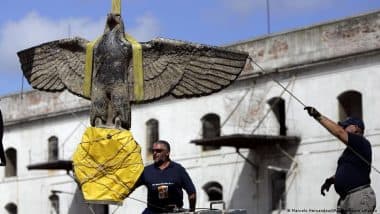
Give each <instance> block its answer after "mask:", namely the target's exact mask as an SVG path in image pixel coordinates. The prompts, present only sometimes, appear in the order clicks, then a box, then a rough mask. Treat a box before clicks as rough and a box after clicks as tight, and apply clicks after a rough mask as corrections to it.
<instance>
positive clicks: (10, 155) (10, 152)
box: [5, 148, 17, 177]
mask: <svg viewBox="0 0 380 214" xmlns="http://www.w3.org/2000/svg"><path fill="white" fill-rule="evenodd" d="M5 158H6V159H7V165H6V166H5V177H13V176H17V151H16V149H14V148H8V149H7V150H6V151H5Z"/></svg>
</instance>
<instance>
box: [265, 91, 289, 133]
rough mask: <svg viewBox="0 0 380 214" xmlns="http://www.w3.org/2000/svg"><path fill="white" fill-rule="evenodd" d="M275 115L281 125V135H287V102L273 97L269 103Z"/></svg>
mask: <svg viewBox="0 0 380 214" xmlns="http://www.w3.org/2000/svg"><path fill="white" fill-rule="evenodd" d="M268 104H269V106H270V107H271V108H272V111H273V113H274V115H275V116H276V119H277V121H278V123H279V125H280V133H279V134H280V135H283V136H285V135H286V117H285V101H284V99H282V98H280V97H273V98H272V99H270V100H269V101H268Z"/></svg>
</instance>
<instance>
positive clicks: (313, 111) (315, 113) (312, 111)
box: [304, 106, 322, 120]
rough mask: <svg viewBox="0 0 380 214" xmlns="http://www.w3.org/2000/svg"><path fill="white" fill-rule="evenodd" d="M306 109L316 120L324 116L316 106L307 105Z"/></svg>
mask: <svg viewBox="0 0 380 214" xmlns="http://www.w3.org/2000/svg"><path fill="white" fill-rule="evenodd" d="M304 110H306V111H307V113H308V114H309V115H310V116H312V117H314V119H316V120H319V119H320V118H321V116H322V115H321V113H319V112H318V111H317V109H315V108H314V107H311V106H306V107H305V108H304Z"/></svg>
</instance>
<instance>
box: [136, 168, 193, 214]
mask: <svg viewBox="0 0 380 214" xmlns="http://www.w3.org/2000/svg"><path fill="white" fill-rule="evenodd" d="M140 182H141V183H140V184H144V185H145V186H146V187H147V188H148V208H149V209H150V210H152V211H155V212H164V211H170V207H173V205H175V206H176V207H178V208H181V207H182V206H183V192H182V188H183V189H185V190H186V192H187V194H188V195H190V194H192V193H195V187H194V184H193V182H192V181H191V179H190V176H189V175H188V174H187V172H186V170H185V168H183V167H182V166H181V165H180V164H178V163H175V162H173V161H171V162H170V164H169V166H168V167H167V168H165V169H163V170H161V169H160V168H158V167H156V166H155V165H154V164H152V165H149V166H146V167H145V169H144V172H143V174H142V175H141V180H140ZM168 207H169V209H168V210H165V209H162V208H168Z"/></svg>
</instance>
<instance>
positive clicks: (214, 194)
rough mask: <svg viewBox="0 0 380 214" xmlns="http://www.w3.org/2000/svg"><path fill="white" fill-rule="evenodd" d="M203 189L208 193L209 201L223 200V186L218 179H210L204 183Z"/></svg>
mask: <svg viewBox="0 0 380 214" xmlns="http://www.w3.org/2000/svg"><path fill="white" fill-rule="evenodd" d="M202 189H203V190H204V191H205V192H206V194H207V195H208V200H209V201H221V200H223V186H222V185H221V184H220V183H218V182H216V181H210V182H208V183H206V184H205V185H203V187H202Z"/></svg>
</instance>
